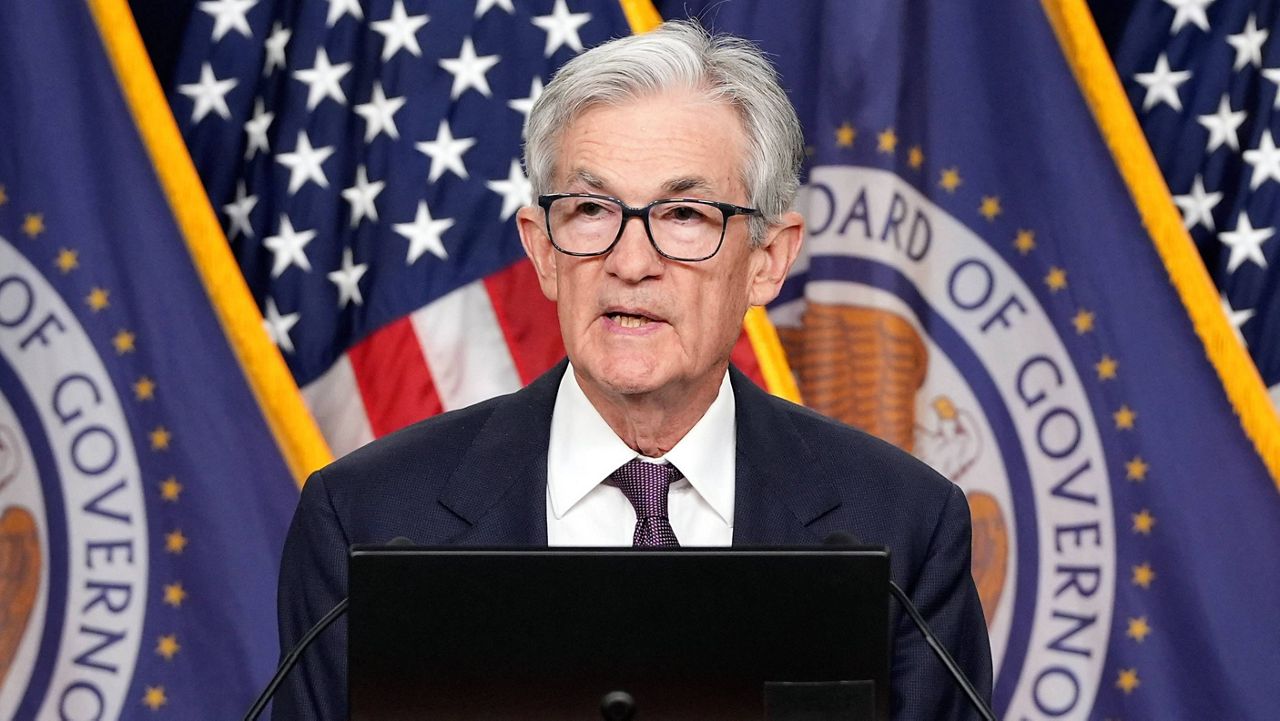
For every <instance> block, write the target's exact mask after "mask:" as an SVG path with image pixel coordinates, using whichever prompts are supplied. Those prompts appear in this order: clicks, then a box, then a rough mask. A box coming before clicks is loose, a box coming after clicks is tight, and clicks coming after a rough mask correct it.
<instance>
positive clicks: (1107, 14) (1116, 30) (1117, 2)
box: [129, 0, 1135, 91]
mask: <svg viewBox="0 0 1280 721" xmlns="http://www.w3.org/2000/svg"><path fill="white" fill-rule="evenodd" d="M316 1H317V2H319V1H321V0H316ZM1134 2H1135V0H1090V1H1089V8H1090V9H1091V10H1093V15H1094V19H1095V20H1096V21H1097V23H1098V29H1099V30H1100V31H1101V32H1102V39H1103V40H1104V41H1105V42H1106V44H1107V47H1108V48H1112V47H1114V43H1115V42H1116V41H1117V40H1119V38H1120V33H1121V32H1123V30H1124V25H1125V22H1126V21H1127V20H1128V19H1129V15H1130V13H1131V12H1132V11H1133V5H1134ZM195 4H196V0H129V6H130V7H131V8H133V15H134V17H135V18H136V19H137V22H138V30H140V31H141V32H142V41H143V42H144V43H146V45H147V52H148V53H150V55H151V62H152V64H154V65H155V68H156V74H157V75H159V76H160V84H161V86H162V87H164V89H165V90H166V91H168V90H169V88H170V87H171V82H170V81H171V80H172V77H173V67H174V64H175V63H176V62H177V59H178V52H179V51H180V50H181V49H182V38H183V35H184V34H185V32H186V28H187V21H188V20H189V19H190V18H191V12H192V10H193V9H194V8H195ZM654 4H655V5H657V7H658V10H659V12H662V14H663V17H668V16H669V15H670V16H673V17H674V16H677V15H679V12H680V10H679V9H680V6H681V4H682V3H681V2H680V0H666V1H664V0H655V2H654Z"/></svg>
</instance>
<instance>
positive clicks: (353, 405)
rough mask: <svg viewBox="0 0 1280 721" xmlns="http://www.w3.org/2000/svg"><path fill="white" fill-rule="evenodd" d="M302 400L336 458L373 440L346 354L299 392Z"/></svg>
mask: <svg viewBox="0 0 1280 721" xmlns="http://www.w3.org/2000/svg"><path fill="white" fill-rule="evenodd" d="M302 398H303V400H305V401H306V402H307V407H308V408H310V409H311V415H313V416H315V419H316V422H317V423H319V424H320V432H321V433H323V434H324V439H325V440H326V441H328V442H329V448H330V449H331V450H332V451H333V455H334V457H335V458H339V457H341V456H345V455H346V454H348V453H350V452H351V451H354V450H355V449H357V448H359V447H360V446H363V445H364V444H366V443H368V442H369V441H371V440H373V430H372V429H371V428H370V427H369V417H368V415H366V414H365V411H364V403H363V402H361V400H360V388H359V386H357V385H356V375H355V372H354V371H353V370H352V368H351V360H350V359H348V358H347V355H346V354H345V353H344V354H343V355H342V357H340V358H339V359H338V360H337V362H336V363H334V364H333V366H332V367H330V368H329V370H327V371H325V373H324V375H322V376H320V377H319V378H317V379H315V380H314V381H311V382H310V383H308V384H307V386H306V387H305V388H303V389H302Z"/></svg>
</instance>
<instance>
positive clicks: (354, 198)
mask: <svg viewBox="0 0 1280 721" xmlns="http://www.w3.org/2000/svg"><path fill="white" fill-rule="evenodd" d="M385 187H387V184H386V183H385V182H384V181H381V180H379V181H377V182H373V183H370V182H369V176H368V170H367V169H366V168H365V166H363V165H361V166H360V167H359V168H356V184H355V185H353V186H351V187H350V188H347V189H346V190H344V191H342V197H343V199H345V200H346V201H347V202H348V203H350V204H351V227H352V228H354V227H356V226H357V225H359V224H360V221H361V220H363V219H364V218H368V219H369V220H372V221H373V222H375V223H376V222H378V208H377V206H376V205H374V204H373V201H374V199H375V198H377V197H378V193H381V192H382V189H383V188H385ZM357 305H359V304H358V303H357Z"/></svg>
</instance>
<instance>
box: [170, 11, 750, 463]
mask: <svg viewBox="0 0 1280 721" xmlns="http://www.w3.org/2000/svg"><path fill="white" fill-rule="evenodd" d="M632 4H633V5H636V4H637V3H632ZM640 4H641V5H643V3H640ZM649 10H650V11H652V8H651V7H650V8H649ZM630 32H631V27H630V25H629V24H628V18H627V16H626V15H625V14H624V12H623V10H622V8H621V7H620V5H619V3H618V2H616V1H615V0H607V1H599V0H532V1H530V2H520V3H518V4H517V3H515V2H513V1H512V0H475V2H473V3H472V2H459V1H457V0H328V1H327V2H320V1H311V2H293V1H290V0H203V1H201V2H198V3H196V6H195V10H194V12H193V14H192V20H191V23H190V26H189V28H188V34H187V37H186V39H185V41H184V46H183V54H182V57H181V58H180V60H179V64H178V67H177V69H176V73H175V87H174V88H173V90H172V91H171V93H170V103H171V105H172V107H173V109H174V114H175V115H176V116H177V119H178V122H179V124H180V126H181V127H182V130H183V134H184V137H185V139H186V141H187V144H188V147H189V148H190V150H191V153H192V157H193V158H194V160H195V162H196V166H197V168H198V169H199V171H200V174H201V177H202V179H203V181H204V184H205V187H206V190H207V191H208V194H209V197H210V199H211V200H212V201H213V204H214V206H215V208H218V209H219V210H220V212H221V215H222V219H223V220H224V228H225V229H226V232H227V236H228V239H229V240H230V242H231V245H232V248H233V250H234V252H235V255H236V257H237V259H238V261H239V264H240V267H241V269H242V271H243V272H244V275H245V277H246V279H247V280H248V282H249V285H250V287H251V289H252V291H253V294H254V296H255V298H256V299H257V301H258V304H259V307H260V308H261V310H262V313H263V316H264V319H265V325H266V328H267V330H268V332H269V334H270V335H271V338H272V339H273V340H274V341H275V343H276V344H277V345H278V346H279V347H280V349H281V351H282V352H283V354H284V357H285V359H286V360H287V362H288V364H289V367H290V369H291V370H292V372H293V374H294V377H295V379H296V380H297V381H298V384H299V386H301V387H302V389H303V394H304V396H305V398H306V400H307V402H308V405H309V406H310V408H311V410H312V412H313V413H314V414H315V415H316V418H317V420H318V421H319V423H320V426H321V428H322V430H323V432H324V434H325V436H326V438H327V439H328V441H329V443H330V446H331V447H332V449H333V450H334V452H335V453H338V454H341V453H344V452H346V451H349V450H351V449H354V448H356V447H358V446H360V445H362V444H364V443H365V442H367V441H369V440H371V439H373V438H375V437H378V436H381V435H383V434H385V433H388V432H390V431H393V430H395V429H397V428H399V427H402V426H404V425H406V424H408V423H411V422H413V421H416V420H418V419H420V418H423V417H425V416H427V415H430V414H432V413H437V412H440V411H443V410H449V409H451V408H457V407H459V406H464V405H468V404H470V403H474V402H476V401H479V400H482V399H484V398H488V397H490V396H493V395H496V394H499V393H505V392H509V391H513V390H516V389H518V388H519V387H521V386H522V385H524V384H525V383H527V382H528V381H530V380H532V379H533V378H534V377H536V376H537V375H539V374H540V373H541V372H543V371H544V370H546V369H548V368H549V367H550V366H551V365H553V364H554V363H555V362H556V361H558V360H559V359H560V358H561V357H562V356H563V354H564V349H563V345H562V343H561V340H560V335H559V330H558V326H557V323H556V317H555V311H554V306H553V305H552V304H551V303H550V302H549V301H547V300H546V299H545V298H544V297H543V296H542V293H541V291H540V290H539V289H538V286H537V282H536V279H535V277H534V274H533V270H532V266H531V265H530V264H529V263H528V261H527V260H525V259H524V254H523V251H522V250H521V247H520V243H519V239H518V237H517V235H516V231H515V223H514V219H513V215H514V214H515V211H516V209H518V208H519V207H520V206H522V205H524V204H526V203H528V202H529V182H528V180H527V179H526V177H525V174H524V171H523V169H522V167H521V162H520V154H521V143H522V136H523V129H524V125H525V122H526V119H527V116H528V113H529V109H530V106H531V105H532V103H533V101H534V100H535V99H536V98H537V97H538V95H539V93H540V92H541V90H542V87H543V85H544V83H546V82H547V81H548V80H549V79H550V77H551V75H552V73H553V71H554V70H555V68H556V67H558V66H559V65H560V64H561V63H563V62H564V61H565V60H567V59H569V58H570V57H572V56H573V55H574V54H576V53H578V52H581V51H582V50H583V49H584V48H586V47H590V46H591V45H593V44H597V43H599V42H602V41H604V40H606V39H608V38H611V37H618V36H623V35H627V34H630ZM744 348H745V349H747V350H746V353H747V356H745V357H744V356H743V353H742V350H743V349H744ZM735 359H739V360H745V361H746V363H747V365H748V366H751V365H752V364H753V363H754V361H755V359H754V357H753V356H750V350H749V346H748V345H746V344H745V343H740V344H739V349H738V352H736V353H735ZM756 372H757V373H758V369H757V371H756Z"/></svg>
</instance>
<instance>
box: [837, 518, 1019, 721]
mask: <svg viewBox="0 0 1280 721" xmlns="http://www.w3.org/2000/svg"><path fill="white" fill-rule="evenodd" d="M822 544H823V545H824V546H837V547H839V546H856V545H858V539H857V538H855V537H854V536H853V535H852V534H849V533H844V532H842V531H837V532H835V533H832V534H831V535H829V536H827V537H826V538H825V539H823V541H822ZM889 591H890V592H891V593H892V594H893V597H894V598H896V599H898V603H900V604H902V608H903V609H904V610H905V611H906V612H907V615H908V616H910V617H911V621H912V622H913V623H915V625H916V628H918V629H920V633H921V634H923V635H924V640H925V643H927V644H929V648H930V649H932V650H933V654H934V655H935V656H937V657H938V660H939V661H940V662H942V665H943V666H944V667H945V668H946V669H947V673H949V674H951V678H952V680H954V681H955V682H956V685H957V686H959V687H960V690H961V691H964V695H965V696H967V697H969V703H971V704H973V707H974V708H975V709H977V710H978V715H979V716H981V717H982V718H983V720H984V721H996V715H995V713H994V712H992V710H991V707H990V706H988V705H987V702H986V701H983V700H982V697H981V696H979V695H978V690H977V689H975V688H974V687H973V684H972V683H970V682H969V679H968V677H966V676H965V675H964V671H961V670H960V665H959V664H957V663H956V660H955V659H954V658H952V657H951V654H950V653H948V652H947V649H946V648H945V647H944V646H943V645H942V642H941V641H939V640H938V636H937V635H936V634H934V632H933V629H931V628H929V624H928V623H926V622H925V620H924V616H921V615H920V612H919V611H918V610H916V606H915V604H914V603H912V602H911V599H910V598H909V597H908V596H907V594H906V592H905V591H903V590H902V588H901V587H900V586H898V584H896V583H894V582H893V580H892V579H890V580H889Z"/></svg>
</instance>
